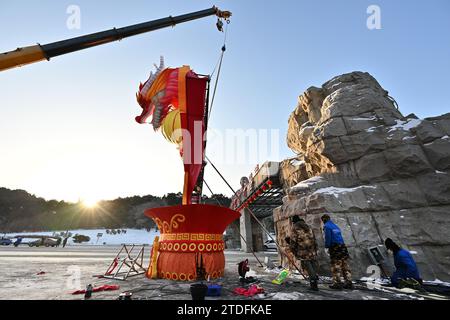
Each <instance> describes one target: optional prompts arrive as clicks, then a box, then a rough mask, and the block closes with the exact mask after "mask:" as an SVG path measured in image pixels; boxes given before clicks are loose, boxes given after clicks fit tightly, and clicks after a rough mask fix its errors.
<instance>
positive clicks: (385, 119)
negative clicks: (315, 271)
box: [274, 72, 450, 281]
mask: <svg viewBox="0 0 450 320" xmlns="http://www.w3.org/2000/svg"><path fill="white" fill-rule="evenodd" d="M449 136H450V113H448V114H445V115H443V116H440V117H433V118H426V119H423V120H420V119H418V118H417V117H416V116H415V115H414V114H411V115H409V116H406V117H405V116H403V115H402V114H401V113H400V111H399V110H398V109H397V107H396V103H395V101H394V100H393V99H392V98H391V97H390V96H389V95H388V92H387V91H386V90H384V89H383V88H382V87H381V86H380V85H379V83H378V82H377V81H376V80H375V79H374V78H373V77H372V76H371V75H370V74H368V73H363V72H352V73H349V74H344V75H341V76H337V77H335V78H333V79H332V80H330V81H328V82H326V83H325V84H324V85H323V86H322V87H321V88H316V87H311V88H309V89H307V90H306V92H305V93H303V94H302V95H301V96H300V97H299V100H298V105H297V107H296V108H295V110H294V112H293V113H292V114H291V116H290V118H289V128H288V134H287V143H288V146H289V147H290V148H291V149H292V150H293V151H294V152H295V153H296V155H297V156H296V157H295V158H292V159H287V160H285V161H283V162H282V163H281V166H280V167H281V179H282V182H283V185H284V188H285V191H286V196H285V197H284V199H283V205H282V206H281V207H279V208H277V209H276V210H275V211H274V221H275V223H276V229H277V236H278V240H279V241H280V242H281V243H283V244H284V237H285V235H286V234H287V233H289V228H290V226H289V219H288V218H289V217H291V216H293V215H295V214H301V215H303V216H305V217H306V221H307V222H309V223H310V224H311V225H312V226H313V228H314V230H315V233H316V236H317V238H318V241H319V244H320V247H322V248H323V239H322V233H321V230H320V216H321V215H322V214H323V213H330V215H331V217H332V219H333V220H334V221H335V222H336V223H337V224H338V225H339V226H340V227H341V229H342V231H343V235H344V238H345V241H346V243H347V245H348V247H349V249H350V253H351V257H352V260H351V265H352V268H353V272H354V273H355V275H356V276H366V275H367V273H366V268H367V266H369V265H370V264H371V262H370V260H369V258H368V255H367V249H368V248H369V247H372V246H380V249H381V250H383V249H384V248H383V247H382V246H381V245H382V243H383V241H384V239H386V238H387V237H390V238H392V239H394V241H398V243H400V244H401V245H402V246H404V247H405V248H407V249H409V250H410V251H411V252H413V254H414V257H415V259H416V261H417V263H418V265H419V268H420V270H421V272H422V276H423V277H424V278H425V279H432V280H434V279H435V278H438V279H441V280H447V281H448V280H450V236H449V232H450V138H449ZM284 245H285V244H284ZM383 253H385V252H383ZM389 259H390V260H392V257H390V258H389ZM320 260H321V261H322V262H323V263H322V266H323V270H327V269H328V264H327V262H328V261H327V260H328V258H327V257H326V255H325V251H324V250H321V252H320Z"/></svg>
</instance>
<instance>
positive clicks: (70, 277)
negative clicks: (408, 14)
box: [0, 246, 423, 300]
mask: <svg viewBox="0 0 450 320" xmlns="http://www.w3.org/2000/svg"><path fill="white" fill-rule="evenodd" d="M119 250H120V246H69V247H66V248H62V247H59V248H45V247H40V248H29V247H25V246H23V247H18V248H14V247H12V246H8V247H0V275H1V276H0V299H2V300H49V299H58V300H70V299H83V298H84V296H83V295H72V294H71V292H73V291H75V290H78V289H84V288H85V287H86V285H87V284H92V285H93V286H100V285H104V284H108V285H112V284H116V285H119V286H120V289H119V290H117V291H109V292H98V293H94V294H93V299H117V297H118V296H119V294H120V293H122V292H126V291H128V292H132V293H133V299H156V300H158V299H166V300H167V299H171V300H182V299H183V300H191V296H190V292H189V286H190V284H192V283H183V282H173V281H168V280H149V279H147V278H146V277H145V276H144V275H139V276H135V277H132V278H129V279H128V280H126V281H119V280H111V279H101V278H97V277H95V275H102V274H104V273H105V271H106V270H107V268H108V266H109V264H110V263H111V261H112V260H113V258H114V257H115V255H116V254H117V252H118V251H119ZM145 252H146V254H145V257H144V265H145V266H147V264H148V261H149V258H148V256H149V247H146V248H145ZM225 255H226V268H225V276H224V278H223V279H221V280H220V281H217V282H216V283H220V284H222V285H223V289H222V296H221V297H219V298H207V299H226V300H237V299H267V300H270V299H276V300H314V299H332V300H336V299H341V300H349V299H350V300H387V299H389V300H391V299H423V298H421V297H419V296H415V295H412V294H404V293H392V292H387V291H384V290H380V289H375V290H370V289H368V288H367V286H365V285H358V286H357V288H358V289H356V290H353V291H348V290H345V291H333V290H331V289H328V284H326V283H324V282H326V279H325V281H321V282H322V283H321V284H320V285H319V288H320V291H319V292H311V291H310V290H309V289H308V285H307V282H306V281H304V280H301V279H300V277H295V276H294V277H290V278H288V280H287V281H286V282H285V283H283V284H282V285H275V284H272V283H271V281H272V280H273V279H274V278H275V277H276V275H277V271H268V270H267V269H266V268H265V267H259V266H258V263H257V261H256V259H255V258H254V257H253V256H252V255H251V254H246V253H242V252H239V251H226V252H225ZM257 256H258V258H259V259H260V260H261V261H263V262H264V258H265V257H269V258H270V259H271V260H272V261H276V260H277V254H276V252H260V253H257ZM245 259H249V263H250V267H251V271H250V273H249V275H251V276H254V277H255V278H257V279H258V283H257V284H258V285H260V286H261V287H263V288H264V289H265V294H262V295H258V296H255V297H253V298H247V297H244V296H239V295H235V294H233V292H232V291H233V289H234V288H236V287H242V286H243V285H242V284H241V283H239V279H238V278H239V277H238V274H237V264H238V263H239V262H240V261H242V260H245ZM41 271H42V272H45V273H43V274H40V275H38V273H40V272H41Z"/></svg>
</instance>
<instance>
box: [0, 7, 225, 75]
mask: <svg viewBox="0 0 450 320" xmlns="http://www.w3.org/2000/svg"><path fill="white" fill-rule="evenodd" d="M211 15H216V16H218V17H219V18H224V19H228V18H229V17H230V16H231V12H229V11H221V10H219V9H218V8H217V7H212V8H210V9H206V10H202V11H197V12H192V13H187V14H184V15H180V16H176V17H172V16H169V17H167V18H162V19H158V20H153V21H148V22H144V23H139V24H135V25H132V26H127V27H123V28H119V29H116V28H113V29H111V30H106V31H101V32H97V33H92V34H88V35H84V36H80V37H76V38H72V39H67V40H62V41H58V42H53V43H49V44H45V45H40V44H37V45H34V46H29V47H24V48H18V49H16V50H14V51H10V52H5V53H1V54H0V71H3V70H7V69H11V68H15V67H20V66H23V65H27V64H30V63H34V62H39V61H43V60H50V58H53V57H56V56H60V55H63V54H66V53H71V52H75V51H79V50H83V49H87V48H91V47H95V46H99V45H102V44H106V43H110V42H113V41H118V40H121V39H124V38H128V37H132V36H135V35H138V34H142V33H146V32H151V31H154V30H158V29H162V28H166V27H170V26H175V25H176V24H179V23H183V22H188V21H192V20H196V19H200V18H204V17H207V16H211Z"/></svg>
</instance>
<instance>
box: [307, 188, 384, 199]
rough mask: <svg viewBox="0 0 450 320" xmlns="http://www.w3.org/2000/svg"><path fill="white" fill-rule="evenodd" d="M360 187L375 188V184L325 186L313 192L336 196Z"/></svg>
mask: <svg viewBox="0 0 450 320" xmlns="http://www.w3.org/2000/svg"><path fill="white" fill-rule="evenodd" d="M361 188H371V189H376V186H359V187H355V188H337V187H326V188H321V189H318V190H316V191H315V192H314V193H313V194H329V195H333V196H335V197H337V196H338V195H339V194H342V193H349V192H353V191H356V190H358V189H361Z"/></svg>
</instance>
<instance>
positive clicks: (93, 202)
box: [83, 199, 98, 208]
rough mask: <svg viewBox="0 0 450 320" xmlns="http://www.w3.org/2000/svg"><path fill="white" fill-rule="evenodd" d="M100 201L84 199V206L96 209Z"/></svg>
mask: <svg viewBox="0 0 450 320" xmlns="http://www.w3.org/2000/svg"><path fill="white" fill-rule="evenodd" d="M97 203H98V201H97V200H95V199H83V206H85V207H86V208H95V207H96V206H97Z"/></svg>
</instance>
